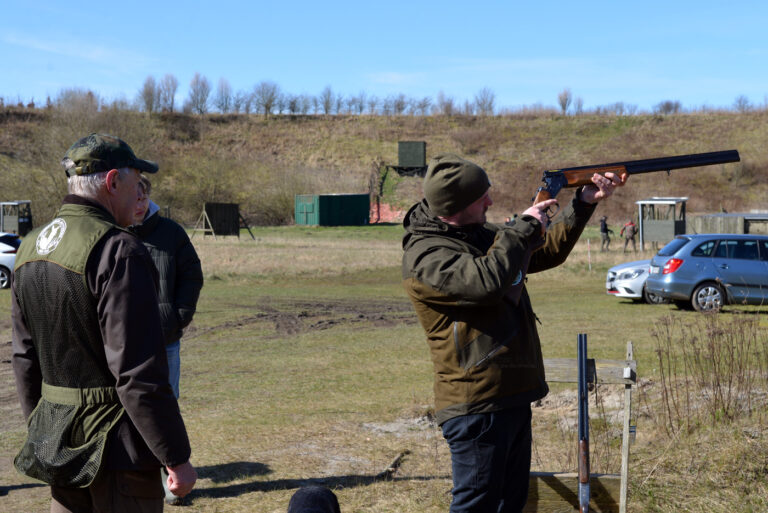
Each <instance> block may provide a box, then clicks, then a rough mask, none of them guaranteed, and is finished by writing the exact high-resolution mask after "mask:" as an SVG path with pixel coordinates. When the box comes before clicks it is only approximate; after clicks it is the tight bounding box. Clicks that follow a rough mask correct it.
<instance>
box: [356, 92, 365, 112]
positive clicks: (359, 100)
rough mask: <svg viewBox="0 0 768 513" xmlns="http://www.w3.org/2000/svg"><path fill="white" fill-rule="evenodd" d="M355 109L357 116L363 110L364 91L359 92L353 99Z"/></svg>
mask: <svg viewBox="0 0 768 513" xmlns="http://www.w3.org/2000/svg"><path fill="white" fill-rule="evenodd" d="M355 108H357V115H358V116H359V115H361V114H362V113H363V111H364V110H365V91H360V92H359V93H358V94H357V97H356V98H355Z"/></svg>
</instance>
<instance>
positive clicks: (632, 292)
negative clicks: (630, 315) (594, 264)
mask: <svg viewBox="0 0 768 513" xmlns="http://www.w3.org/2000/svg"><path fill="white" fill-rule="evenodd" d="M650 265H651V261H650V260H637V261H635V262H627V263H626V264H619V265H617V266H614V267H611V268H610V269H608V275H607V276H606V277H605V290H606V292H607V293H608V295H609V296H616V297H625V298H628V299H633V300H635V301H645V302H646V303H648V304H651V305H658V304H663V303H666V302H667V300H665V299H664V298H662V297H660V296H657V295H656V294H652V293H650V292H648V290H646V288H645V280H646V279H648V269H649V267H650Z"/></svg>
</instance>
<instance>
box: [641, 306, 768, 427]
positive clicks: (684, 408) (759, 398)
mask: <svg viewBox="0 0 768 513" xmlns="http://www.w3.org/2000/svg"><path fill="white" fill-rule="evenodd" d="M651 335H652V337H653V339H654V341H655V342H656V355H657V357H658V362H659V374H660V381H661V406H662V407H661V411H660V412H658V413H659V415H658V417H657V418H658V419H659V423H660V424H661V425H662V426H663V428H664V429H665V430H666V432H667V433H668V434H669V435H670V436H673V435H675V434H676V433H678V432H679V431H681V430H685V431H687V432H690V431H691V430H692V429H694V428H695V427H696V426H698V425H701V424H702V423H716V422H719V421H732V420H734V419H735V418H737V417H744V416H747V417H748V416H750V415H752V414H753V412H754V411H756V409H760V408H762V407H763V406H764V405H765V396H766V389H767V387H768V330H766V329H765V328H763V327H761V326H760V319H759V317H758V315H754V314H753V315H747V314H737V315H735V316H733V317H726V316H725V315H717V314H710V315H699V316H696V317H695V318H694V319H693V320H691V321H683V320H682V319H680V318H679V317H672V316H667V317H664V318H662V319H660V321H659V322H658V323H657V324H656V325H655V326H654V327H653V328H652V330H651Z"/></svg>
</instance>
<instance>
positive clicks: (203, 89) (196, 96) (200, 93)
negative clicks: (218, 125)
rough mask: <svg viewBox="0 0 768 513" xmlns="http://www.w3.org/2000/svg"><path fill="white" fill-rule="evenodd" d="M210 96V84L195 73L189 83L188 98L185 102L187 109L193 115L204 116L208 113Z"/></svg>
mask: <svg viewBox="0 0 768 513" xmlns="http://www.w3.org/2000/svg"><path fill="white" fill-rule="evenodd" d="M210 95H211V83H210V82H209V81H208V79H207V78H205V77H204V76H203V75H201V74H200V73H195V76H194V77H192V81H191V82H190V83H189V97H188V99H187V102H188V104H189V108H190V109H191V111H192V112H194V113H195V114H200V115H201V116H202V115H203V114H206V113H207V112H208V97H209V96H210Z"/></svg>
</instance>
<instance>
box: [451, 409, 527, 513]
mask: <svg viewBox="0 0 768 513" xmlns="http://www.w3.org/2000/svg"><path fill="white" fill-rule="evenodd" d="M442 428H443V436H444V437H445V439H446V440H447V441H448V445H449V447H450V449H451V463H452V467H453V490H452V493H453V502H452V503H451V509H450V511H451V513H469V512H472V513H495V512H498V513H502V512H503V513H512V512H514V513H518V512H520V511H522V509H523V507H524V506H525V502H526V500H527V499H528V480H529V474H530V469H531V407H530V405H529V406H523V407H519V408H513V409H509V410H503V411H498V412H493V413H480V414H475V415H462V416H460V417H455V418H453V419H450V420H447V421H446V422H444V423H443V426H442Z"/></svg>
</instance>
